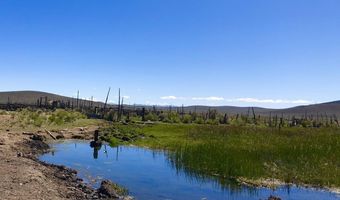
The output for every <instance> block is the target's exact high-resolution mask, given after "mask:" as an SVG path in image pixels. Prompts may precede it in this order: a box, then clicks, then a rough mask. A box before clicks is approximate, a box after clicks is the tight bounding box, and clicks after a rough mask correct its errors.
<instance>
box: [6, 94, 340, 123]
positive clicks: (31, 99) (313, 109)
mask: <svg viewBox="0 0 340 200" xmlns="http://www.w3.org/2000/svg"><path fill="white" fill-rule="evenodd" d="M41 97H42V98H45V97H47V98H48V100H59V101H64V102H68V101H70V102H72V101H73V102H74V103H75V102H76V101H77V100H76V99H75V98H71V97H66V96H61V95H57V94H52V93H47V92H39V91H10V92H0V104H7V103H8V101H9V102H10V103H18V104H25V105H36V104H37V100H38V99H39V98H41ZM82 101H83V102H84V103H85V104H87V105H88V104H89V103H90V101H86V100H82ZM103 105H104V103H103V102H94V106H103ZM136 107H137V108H138V107H139V108H141V107H146V108H152V106H146V105H137V106H136ZM157 109H161V110H168V109H169V107H166V106H157ZM174 109H176V108H174ZM209 109H215V110H217V111H218V112H221V113H228V114H247V113H248V112H252V110H251V109H250V108H249V107H236V106H186V107H184V111H185V112H189V111H196V112H206V111H208V110H209ZM254 111H255V113H256V115H269V114H272V115H282V114H283V115H285V116H293V115H295V116H299V117H300V116H304V115H306V114H307V115H317V114H319V115H321V114H322V115H325V114H327V115H328V116H330V115H336V116H338V117H340V101H334V102H327V103H321V104H313V105H307V106H297V107H292V108H286V109H268V108H260V107H254Z"/></svg>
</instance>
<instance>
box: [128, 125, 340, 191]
mask: <svg viewBox="0 0 340 200" xmlns="http://www.w3.org/2000/svg"><path fill="white" fill-rule="evenodd" d="M125 129H130V131H131V132H133V131H134V130H137V131H138V132H140V133H143V134H144V135H145V137H144V139H138V140H135V141H133V143H134V144H136V145H139V146H147V147H151V148H156V149H164V150H167V151H168V152H169V153H168V156H169V159H170V160H171V163H172V164H173V166H174V167H176V168H177V169H178V170H183V171H185V172H186V173H190V175H195V176H201V177H204V176H212V175H213V176H215V177H219V178H220V180H221V182H223V181H225V179H235V178H238V177H242V178H246V179H250V180H257V179H260V178H275V179H279V180H282V181H285V182H288V183H298V184H301V183H303V184H311V185H314V186H328V187H339V186H340V178H339V177H340V130H339V129H337V128H320V129H313V128H283V129H281V130H278V129H270V128H258V127H238V126H213V125H192V124H191V125H186V124H156V125H147V126H137V125H129V126H126V128H125Z"/></svg>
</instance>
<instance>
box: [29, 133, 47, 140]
mask: <svg viewBox="0 0 340 200" xmlns="http://www.w3.org/2000/svg"><path fill="white" fill-rule="evenodd" d="M31 139H32V140H36V141H44V139H45V137H44V136H42V135H37V134H34V135H33V136H32V137H31Z"/></svg>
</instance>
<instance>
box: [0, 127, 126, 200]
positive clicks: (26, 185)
mask: <svg viewBox="0 0 340 200" xmlns="http://www.w3.org/2000/svg"><path fill="white" fill-rule="evenodd" d="M96 128H97V127H90V128H88V129H86V130H85V128H76V129H74V130H63V131H58V132H52V134H53V135H55V136H56V137H57V136H58V137H59V138H61V139H71V138H77V139H89V138H90V137H91V136H92V135H93V131H94V130H95V129H96ZM50 140H51V136H50V135H49V134H48V133H47V132H45V131H37V132H36V133H27V132H11V131H10V130H6V131H5V132H3V131H2V132H0V178H1V182H0V194H1V198H2V199H131V198H130V197H122V196H119V195H118V194H117V193H115V191H114V190H109V192H108V189H107V188H110V182H108V181H106V182H105V186H106V190H105V189H103V188H101V189H98V190H95V189H93V188H91V187H89V186H87V185H86V184H84V183H83V181H82V180H81V179H79V178H78V177H77V171H75V170H72V169H69V168H66V167H64V166H57V165H52V164H47V163H44V162H41V161H39V160H38V159H37V157H38V155H39V154H41V153H44V152H46V151H49V146H48V144H47V143H48V142H49V141H50Z"/></svg>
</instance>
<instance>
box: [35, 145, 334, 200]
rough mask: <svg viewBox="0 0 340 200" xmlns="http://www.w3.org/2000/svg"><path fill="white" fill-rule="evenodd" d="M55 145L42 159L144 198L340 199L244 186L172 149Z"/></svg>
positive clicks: (306, 191)
mask: <svg viewBox="0 0 340 200" xmlns="http://www.w3.org/2000/svg"><path fill="white" fill-rule="evenodd" d="M52 146H53V147H54V149H55V153H54V154H52V153H50V154H45V155H43V156H41V158H40V159H41V160H44V161H46V162H50V163H54V164H63V165H66V166H68V167H71V168H74V169H77V170H78V172H79V173H78V174H79V176H81V178H83V179H84V180H85V181H87V182H88V183H90V184H93V186H95V187H98V186H99V181H100V180H101V179H102V178H107V179H111V180H113V181H114V182H117V183H119V184H121V185H123V186H125V187H127V188H128V189H129V190H130V192H131V194H132V195H133V196H135V197H137V199H139V200H144V199H145V200H146V199H148V200H153V199H155V200H156V199H157V200H159V199H179V200H187V199H202V198H206V199H208V200H210V199H213V200H219V199H221V200H222V199H241V200H242V199H244V200H249V199H267V198H268V197H269V196H270V195H276V196H280V197H281V198H283V199H288V200H295V199H337V196H336V195H335V194H331V193H328V192H323V191H317V190H311V189H304V188H297V187H291V188H290V187H282V188H279V189H277V190H270V189H265V188H251V187H245V186H241V185H238V184H237V183H236V182H235V181H234V180H232V179H225V178H219V177H211V176H207V175H205V174H202V173H199V172H197V171H194V170H192V169H190V168H188V167H185V166H184V165H182V164H183V163H180V161H179V160H178V159H174V157H172V155H171V154H170V153H169V152H163V151H152V150H149V149H143V148H138V147H131V146H118V147H110V146H108V145H107V144H102V145H101V146H100V147H99V146H98V147H94V146H91V147H90V145H89V143H88V142H79V141H76V142H73V143H70V142H65V143H56V144H53V145H52ZM102 146H103V147H102Z"/></svg>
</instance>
